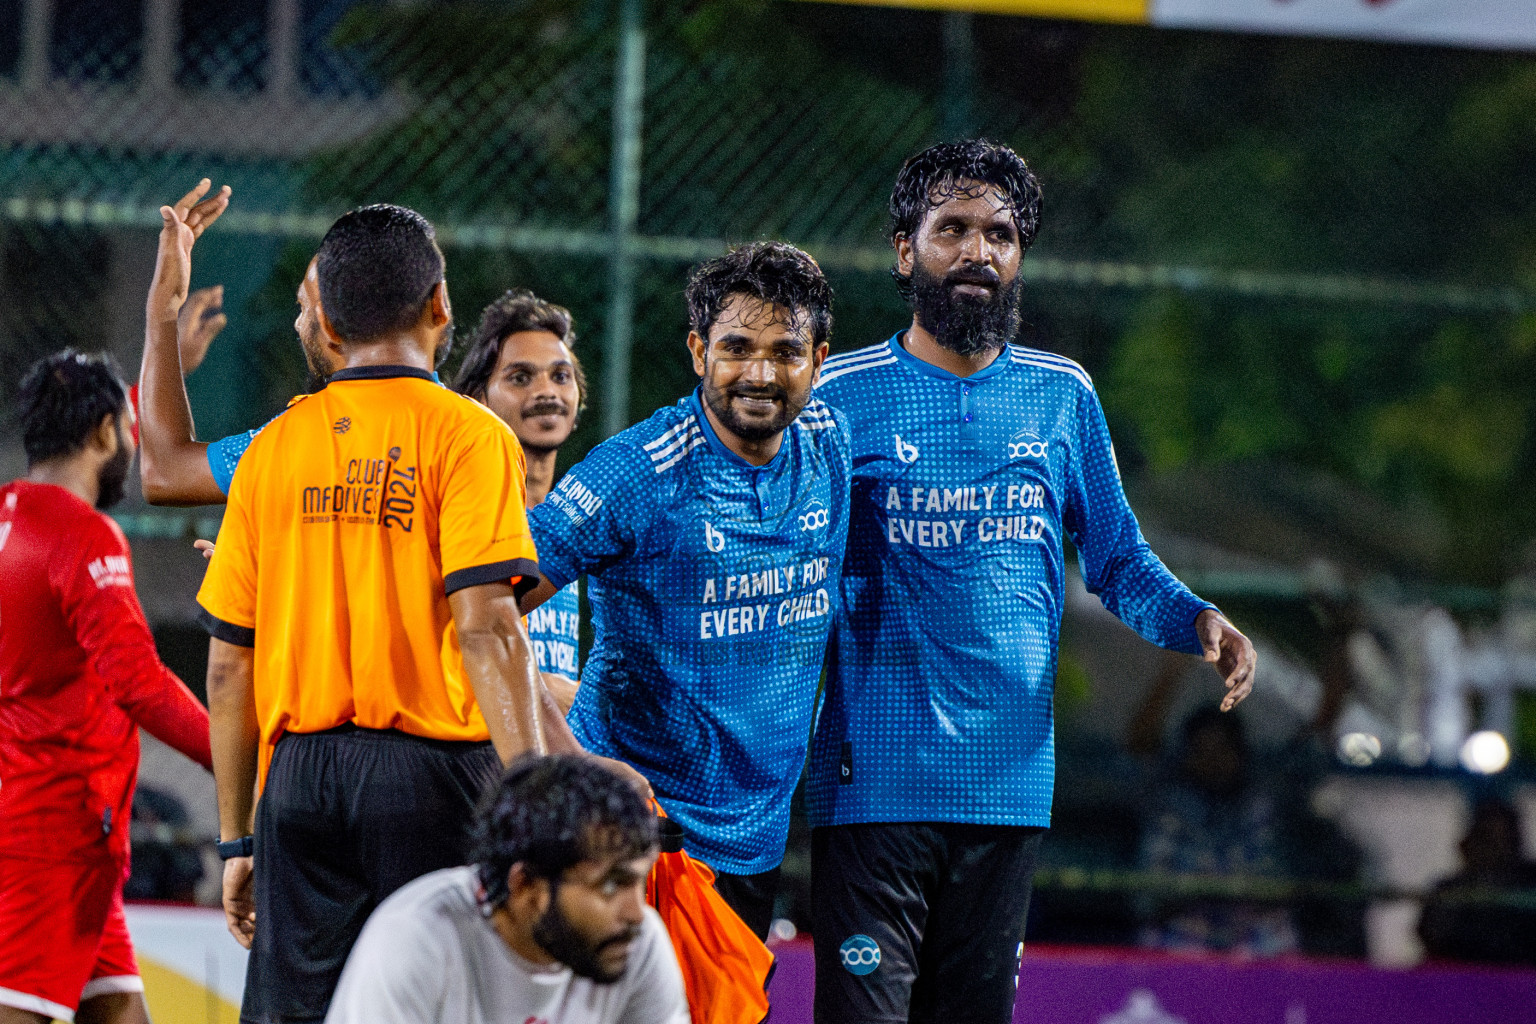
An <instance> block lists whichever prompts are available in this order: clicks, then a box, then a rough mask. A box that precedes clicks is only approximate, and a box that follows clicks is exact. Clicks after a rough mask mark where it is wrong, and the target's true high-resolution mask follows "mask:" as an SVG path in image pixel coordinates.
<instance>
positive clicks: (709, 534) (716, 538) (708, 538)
mask: <svg viewBox="0 0 1536 1024" xmlns="http://www.w3.org/2000/svg"><path fill="white" fill-rule="evenodd" d="M704 546H705V547H707V548H709V550H711V551H714V552H716V553H718V552H721V551H724V550H725V534H723V533H721V532H720V531H719V530H717V529H715V528H714V527H713V526H711V525H710V524H709V522H708V521H706V522H705V523H704Z"/></svg>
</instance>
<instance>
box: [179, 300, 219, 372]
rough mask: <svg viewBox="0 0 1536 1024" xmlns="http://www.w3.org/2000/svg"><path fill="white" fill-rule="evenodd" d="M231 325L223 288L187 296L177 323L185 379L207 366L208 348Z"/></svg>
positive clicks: (182, 370)
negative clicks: (196, 370)
mask: <svg viewBox="0 0 1536 1024" xmlns="http://www.w3.org/2000/svg"><path fill="white" fill-rule="evenodd" d="M228 323H229V317H227V316H225V315H224V286H223V285H221V284H216V285H213V286H212V287H209V288H199V289H198V290H197V291H195V292H193V293H192V294H190V295H188V296H187V302H186V305H184V306H182V307H181V315H180V316H179V317H178V319H177V322H176V344H177V348H178V349H179V350H180V352H181V375H182V376H183V377H185V376H188V375H189V374H191V372H192V371H193V370H195V369H197V368H198V367H199V366H201V365H202V364H203V357H204V356H206V355H207V354H208V346H209V345H212V344H213V339H214V338H217V337H218V336H219V332H220V331H222V330H223V329H224V327H225V325H226V324H228Z"/></svg>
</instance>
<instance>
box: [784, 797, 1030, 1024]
mask: <svg viewBox="0 0 1536 1024" xmlns="http://www.w3.org/2000/svg"><path fill="white" fill-rule="evenodd" d="M1044 832H1045V830H1044V829H1041V828H1027V827H1020V826H1007V825H966V824H957V823H952V822H917V823H894V824H872V825H831V826H826V827H822V828H817V829H812V830H811V899H812V907H813V912H814V914H815V931H814V935H815V940H816V1020H817V1021H818V1022H825V1024H834V1022H835V1024H875V1022H879V1024H888V1022H889V1024H894V1022H897V1021H901V1022H905V1021H911V1022H913V1024H918V1022H921V1024H928V1022H934V1024H938V1022H944V1024H1008V1022H1010V1021H1012V1020H1013V1003H1014V998H1015V996H1016V994H1017V985H1018V968H1019V954H1020V951H1021V950H1022V949H1023V945H1022V939H1023V936H1024V919H1025V918H1026V917H1027V916H1028V915H1029V894H1030V887H1031V885H1032V883H1033V880H1034V873H1035V859H1036V857H1037V855H1038V853H1039V850H1040V839H1041V836H1042V835H1043V834H1044Z"/></svg>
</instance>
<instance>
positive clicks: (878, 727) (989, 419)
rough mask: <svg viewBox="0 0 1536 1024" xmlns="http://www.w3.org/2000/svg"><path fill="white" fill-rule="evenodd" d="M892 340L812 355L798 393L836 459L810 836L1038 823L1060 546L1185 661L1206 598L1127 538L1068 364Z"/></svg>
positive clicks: (1109, 599) (1097, 438)
mask: <svg viewBox="0 0 1536 1024" xmlns="http://www.w3.org/2000/svg"><path fill="white" fill-rule="evenodd" d="M901 338H902V336H901V335H899V334H898V335H897V336H896V337H894V338H891V339H890V340H889V341H887V342H885V343H884V344H881V345H877V346H874V347H871V348H865V349H860V350H858V351H856V352H852V353H848V354H845V355H839V356H836V357H834V358H831V359H828V360H827V362H826V364H825V366H824V367H823V368H822V374H821V381H820V384H819V386H818V388H817V390H816V396H817V397H818V398H820V399H822V400H823V401H825V402H826V403H827V404H828V405H831V406H833V407H834V408H836V409H838V410H840V411H841V412H843V413H845V414H846V415H847V416H848V419H849V421H850V425H851V426H852V428H853V464H854V469H853V501H852V509H851V513H850V519H849V537H848V554H847V558H846V560H845V562H844V566H843V578H842V583H841V588H840V589H841V601H840V602H839V608H838V611H837V624H836V627H835V635H834V638H833V642H832V649H831V653H830V656H829V660H828V668H827V687H826V696H825V699H824V702H823V705H822V708H821V712H820V714H819V716H818V720H817V723H816V734H815V738H814V740H813V742H812V750H811V761H810V775H809V783H808V790H807V796H808V809H809V812H810V817H811V824H813V825H831V824H844V823H855V822H882V821H954V822H974V823H982V824H997V825H1048V824H1050V812H1051V794H1052V787H1053V783H1054V777H1055V746H1054V737H1053V730H1052V695H1053V690H1054V684H1055V675H1056V650H1057V638H1058V635H1059V632H1060V626H1061V615H1062V605H1063V599H1064V580H1063V571H1064V570H1063V557H1064V556H1063V552H1062V538H1063V537H1064V536H1065V537H1069V538H1071V540H1072V543H1073V544H1074V546H1076V548H1077V550H1078V554H1079V561H1080V564H1081V567H1082V570H1083V575H1084V579H1085V581H1086V582H1087V585H1088V589H1089V590H1091V591H1092V592H1093V593H1095V594H1098V595H1099V597H1100V598H1101V599H1102V600H1103V602H1104V604H1105V606H1106V607H1108V608H1109V610H1110V611H1112V612H1114V613H1115V614H1116V615H1117V616H1119V617H1120V619H1121V620H1122V621H1124V622H1125V623H1126V624H1127V625H1129V626H1131V627H1132V628H1133V629H1135V630H1136V631H1137V632H1138V633H1140V634H1141V635H1142V636H1144V637H1146V638H1147V639H1148V640H1151V641H1152V642H1154V643H1157V644H1160V645H1162V646H1164V647H1169V648H1172V649H1175V650H1181V651H1188V652H1192V653H1193V652H1198V651H1199V650H1200V644H1199V640H1198V638H1197V636H1196V634H1195V629H1194V622H1195V617H1196V616H1197V615H1198V614H1199V613H1200V612H1201V611H1202V610H1203V609H1205V608H1208V607H1211V606H1210V605H1208V604H1207V603H1205V602H1204V601H1201V600H1200V599H1199V598H1197V597H1195V596H1194V595H1193V594H1192V593H1190V592H1189V590H1188V589H1187V588H1186V587H1185V586H1184V585H1183V584H1182V583H1180V582H1179V581H1178V580H1177V579H1175V578H1174V576H1173V575H1172V573H1170V572H1169V571H1168V570H1167V568H1165V567H1164V566H1163V564H1162V562H1161V561H1159V560H1158V558H1157V556H1156V555H1154V554H1153V553H1152V551H1151V549H1150V548H1149V547H1148V546H1147V543H1146V541H1145V540H1144V539H1143V538H1142V535H1141V529H1140V528H1139V527H1138V526H1137V524H1136V518H1135V516H1134V515H1132V513H1131V509H1130V506H1129V505H1128V504H1127V502H1126V499H1125V493H1124V491H1123V489H1122V487H1121V483H1120V474H1119V470H1118V469H1117V467H1116V465H1115V457H1114V451H1113V449H1112V448H1111V446H1110V440H1109V431H1108V428H1107V427H1106V426H1105V422H1104V414H1103V411H1102V409H1101V408H1100V406H1099V401H1098V397H1097V395H1096V394H1095V393H1094V390H1093V384H1092V381H1090V380H1089V378H1088V375H1087V373H1085V372H1084V371H1083V369H1082V367H1080V366H1078V365H1077V364H1076V363H1074V362H1072V361H1071V360H1070V359H1066V358H1063V357H1061V356H1057V355H1052V354H1050V353H1046V352H1040V351H1036V350H1033V349H1027V348H1018V347H1011V346H1010V347H1009V348H1008V349H1007V350H1006V351H1005V352H1003V353H1002V354H1001V355H1000V356H999V357H998V358H997V359H996V360H995V361H994V362H993V363H991V364H990V365H989V366H987V367H986V368H985V369H983V370H981V371H980V372H978V373H976V374H975V375H973V376H971V377H967V378H963V379H962V378H959V377H956V376H954V375H953V374H951V373H948V372H947V371H944V370H941V369H939V368H938V367H935V366H931V365H930V364H928V363H925V362H923V361H922V360H919V359H917V358H916V357H914V356H912V355H910V354H909V353H908V352H907V351H906V350H905V348H903V347H902V342H901Z"/></svg>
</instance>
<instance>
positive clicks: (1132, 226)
mask: <svg viewBox="0 0 1536 1024" xmlns="http://www.w3.org/2000/svg"><path fill="white" fill-rule="evenodd" d="M1082 62H1083V66H1084V68H1085V69H1086V72H1085V77H1084V83H1083V87H1082V89H1081V92H1080V95H1079V102H1078V105H1077V113H1078V115H1079V116H1080V118H1081V122H1080V123H1081V130H1080V132H1079V133H1078V134H1077V135H1076V137H1075V139H1074V144H1075V145H1076V146H1078V147H1081V148H1082V149H1083V150H1084V151H1085V152H1086V153H1090V154H1093V159H1094V160H1095V161H1096V162H1097V164H1098V166H1099V170H1098V177H1099V181H1100V184H1101V187H1104V188H1105V189H1106V190H1107V193H1108V196H1109V197H1110V202H1111V203H1112V209H1111V211H1110V214H1109V217H1108V224H1107V228H1108V230H1107V231H1106V234H1110V235H1112V237H1113V238H1114V240H1115V245H1116V248H1117V249H1118V250H1119V251H1121V252H1123V253H1124V254H1125V255H1126V256H1127V257H1129V258H1133V259H1144V260H1148V261H1158V262H1175V263H1183V262H1187V263H1191V264H1196V265H1205V266H1240V267H1244V268H1251V269H1254V270H1261V271H1263V270H1271V271H1309V272H1343V273H1351V274H1378V275H1383V276H1389V277H1390V276H1412V277H1421V278H1429V279H1440V280H1448V281H1465V282H1468V283H1490V282H1493V283H1501V284H1502V283H1507V282H1514V281H1522V280H1523V281H1526V282H1529V281H1530V280H1531V269H1530V268H1531V266H1532V260H1531V256H1532V255H1536V253H1533V252H1532V241H1531V240H1532V238H1533V237H1536V236H1533V233H1532V230H1531V229H1532V228H1536V206H1533V204H1532V202H1531V200H1532V199H1533V198H1536V196H1533V189H1532V185H1531V183H1530V177H1529V174H1528V168H1529V166H1530V159H1531V157H1533V156H1536V152H1533V150H1536V146H1533V143H1532V139H1533V137H1536V135H1533V132H1532V128H1533V127H1536V124H1533V121H1536V114H1533V111H1536V63H1533V62H1531V61H1530V60H1529V59H1527V58H1517V57H1509V56H1504V55H1492V54H1473V53H1465V52H1451V51H1434V50H1424V49H1409V48H1402V47H1386V46H1367V45H1360V44H1344V43H1334V42H1322V41H1317V40H1296V39H1291V40H1283V39H1275V40H1261V39H1245V38H1239V37H1224V36H1198V35H1187V34H1175V33H1145V32H1139V33H1111V34H1105V35H1103V36H1101V37H1099V38H1097V39H1095V40H1094V41H1093V42H1092V43H1090V44H1089V45H1088V47H1087V48H1086V50H1085V52H1084V54H1083V57H1082ZM1085 159H1086V158H1085ZM1533 350H1536V330H1533V325H1532V323H1531V320H1530V318H1529V317H1525V318H1520V319H1515V320H1511V319H1505V318H1498V317H1482V318H1472V317H1456V318H1447V317H1446V316H1445V315H1443V314H1439V313H1436V312H1435V311H1433V310H1424V311H1414V310H1390V309H1387V310H1369V309H1351V308H1344V307H1335V306H1326V305H1323V306H1313V307H1310V308H1307V307H1302V306H1300V305H1299V304H1298V305H1283V304H1280V303H1277V302H1271V301H1250V302H1239V301H1233V300H1228V299H1213V298H1211V297H1208V296H1198V297H1193V296H1192V297H1176V296H1167V295H1156V296H1149V297H1147V298H1145V299H1144V300H1143V301H1141V302H1140V303H1139V308H1137V309H1136V311H1135V312H1134V314H1133V315H1132V316H1131V317H1130V318H1129V320H1128V321H1127V322H1126V324H1125V326H1124V328H1123V330H1122V331H1121V332H1120V334H1119V340H1118V342H1117V343H1116V344H1115V345H1114V346H1113V349H1112V351H1111V353H1110V354H1109V358H1108V370H1107V373H1106V374H1105V380H1104V387H1103V394H1104V398H1105V401H1106V404H1107V405H1108V407H1109V409H1110V412H1111V415H1112V416H1113V417H1114V419H1115V420H1116V421H1117V422H1118V423H1119V424H1120V425H1121V426H1123V427H1125V428H1127V429H1126V430H1125V431H1124V433H1125V434H1127V435H1129V436H1130V437H1133V438H1134V439H1135V441H1136V443H1138V444H1139V446H1140V448H1141V450H1142V452H1143V454H1144V455H1145V458H1146V460H1147V463H1148V465H1149V466H1150V468H1152V469H1153V470H1154V471H1159V470H1168V469H1175V468H1180V467H1184V466H1188V465H1217V464H1221V463H1225V462H1234V461H1242V460H1249V459H1269V460H1275V459H1278V460H1282V461H1288V462H1293V463H1299V464H1303V465H1311V466H1314V467H1317V468H1322V469H1326V470H1329V471H1332V472H1334V473H1337V474H1338V475H1340V476H1341V477H1343V478H1346V479H1350V480H1353V481H1355V482H1357V483H1362V484H1365V485H1367V486H1369V487H1370V488H1372V489H1374V490H1376V491H1377V492H1379V493H1381V494H1383V495H1385V496H1387V497H1389V498H1391V499H1392V500H1394V501H1396V502H1398V503H1401V504H1404V505H1413V504H1420V503H1425V504H1428V505H1429V506H1431V507H1432V508H1433V509H1434V510H1435V511H1436V512H1437V513H1439V514H1441V515H1444V516H1446V517H1448V518H1449V520H1450V521H1451V523H1452V524H1453V526H1454V532H1455V534H1456V535H1457V536H1458V538H1459V540H1458V542H1457V544H1458V546H1459V548H1460V550H1458V551H1457V552H1456V553H1455V554H1456V556H1457V558H1456V561H1457V562H1458V563H1459V564H1460V565H1461V566H1463V569H1464V571H1465V573H1466V574H1467V576H1469V577H1472V578H1479V579H1483V580H1494V579H1497V578H1498V577H1500V576H1501V575H1503V574H1504V573H1506V572H1508V571H1509V570H1510V569H1511V568H1512V562H1513V555H1514V553H1516V552H1517V551H1518V550H1519V541H1520V540H1521V539H1522V538H1526V537H1528V536H1529V535H1530V532H1531V529H1532V526H1533V522H1532V517H1531V513H1530V511H1529V509H1530V508H1531V505H1532V502H1533V500H1536V472H1533V471H1536V464H1533V459H1532V455H1533V452H1532V430H1531V427H1532V414H1533V411H1536V409H1533V403H1536V372H1533V371H1536V359H1533V356H1536V351H1533Z"/></svg>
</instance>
